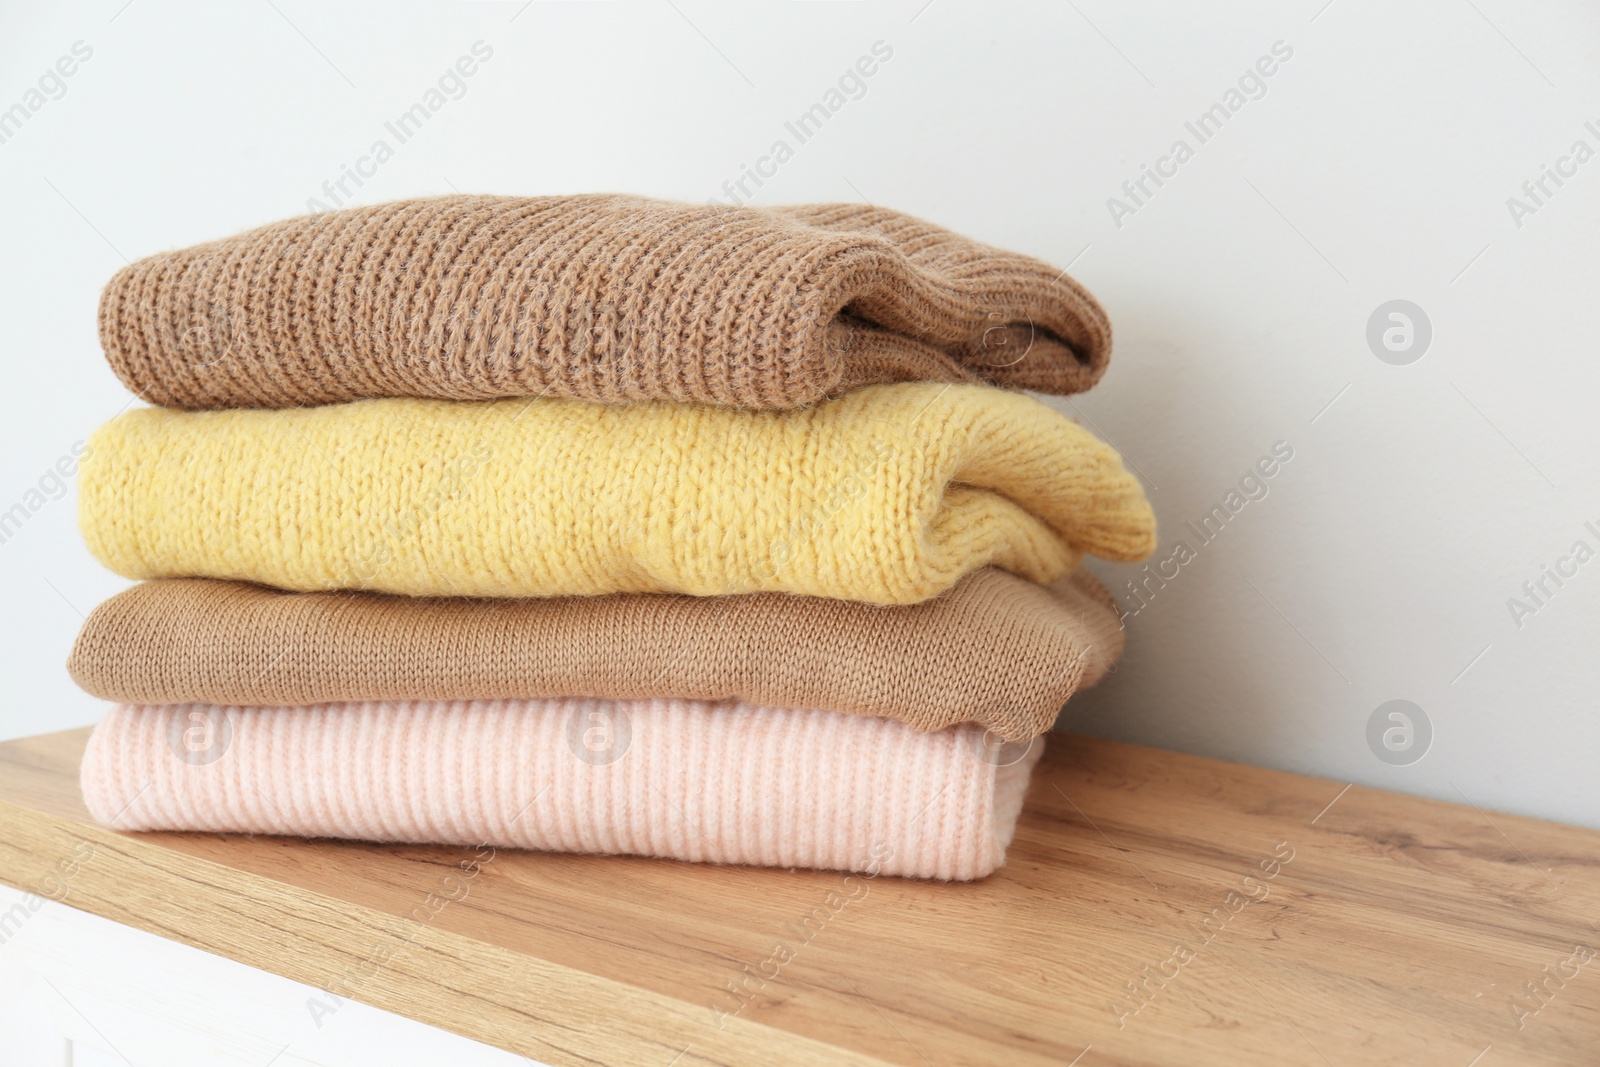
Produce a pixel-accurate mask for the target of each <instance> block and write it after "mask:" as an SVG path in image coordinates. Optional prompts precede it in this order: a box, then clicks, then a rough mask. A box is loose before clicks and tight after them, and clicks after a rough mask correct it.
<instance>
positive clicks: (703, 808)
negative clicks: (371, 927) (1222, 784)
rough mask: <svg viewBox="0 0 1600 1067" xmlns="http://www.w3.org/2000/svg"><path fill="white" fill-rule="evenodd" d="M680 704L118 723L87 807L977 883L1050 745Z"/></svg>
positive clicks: (90, 771)
mask: <svg viewBox="0 0 1600 1067" xmlns="http://www.w3.org/2000/svg"><path fill="white" fill-rule="evenodd" d="M1020 749H1021V746H1015V747H1012V746H1008V747H1007V748H1004V749H1001V750H998V751H996V750H993V749H991V748H989V747H988V746H986V745H985V744H984V731H983V730H982V729H981V728H979V727H975V726H960V727H955V728H953V729H949V730H943V731H940V732H938V733H931V734H924V733H918V732H917V731H915V730H913V729H911V728H910V727H908V726H906V725H904V724H902V723H900V722H899V721H897V720H894V719H879V718H872V717H868V716H859V715H842V714H838V713H835V712H830V711H812V710H794V709H780V708H752V707H749V706H747V705H742V704H735V703H721V704H712V703H705V702H699V701H687V700H633V701H612V700H593V699H583V698H572V699H565V700H502V701H456V702H440V703H431V702H396V703H378V702H375V703H360V704H324V705H318V706H315V707H309V708H218V707H213V706H210V705H199V704H185V705H176V706H134V705H117V706H115V707H114V708H112V710H111V711H110V713H109V714H107V715H106V717H105V719H104V720H102V721H101V723H100V725H99V726H98V727H96V728H95V731H94V734H93V736H92V737H91V738H90V740H89V747H88V749H87V751H86V752H85V753H84V758H83V796H84V800H85V802H86V803H87V804H88V806H89V811H90V812H91V813H92V814H93V815H94V817H95V818H96V819H97V820H99V821H100V822H102V823H105V824H107V825H110V826H114V827H116V828H118V829H123V830H199V831H211V832H230V833H258V834H288V835H294V836H299V837H332V838H351V839H358V840H367V841H400V842H433V843H440V844H456V845H479V844H489V845H494V846H496V847H505V848H527V849H539V850H545V851H556V852H597V853H609V854H631V855H641V856H662V857H668V858H673V859H682V860H694V861H705V862H716V863H744V864H755V865H761V866H770V867H816V868H824V869H830V870H848V871H867V872H876V873H882V874H894V875H905V876H909V877H917V878H941V879H950V880H959V881H965V880H970V879H974V878H982V877H984V876H985V875H987V874H989V873H990V872H992V871H993V870H994V869H995V868H996V867H998V866H1000V865H1001V864H1002V863H1003V862H1004V860H1005V850H1006V846H1007V845H1008V844H1009V843H1010V840H1011V835H1012V833H1013V831H1014V830H1015V828H1016V822H1017V816H1018V814H1019V813H1020V811H1021V808H1022V799H1023V794H1024V793H1025V792H1026V791H1027V784H1028V777H1029V775H1030V773H1031V772H1032V769H1033V765H1034V764H1035V763H1036V762H1037V761H1038V758H1039V755H1040V753H1041V752H1042V751H1043V749H1044V739H1043V738H1039V739H1037V740H1035V741H1034V742H1033V743H1032V744H1031V745H1029V746H1028V747H1027V749H1026V752H1021V751H1020Z"/></svg>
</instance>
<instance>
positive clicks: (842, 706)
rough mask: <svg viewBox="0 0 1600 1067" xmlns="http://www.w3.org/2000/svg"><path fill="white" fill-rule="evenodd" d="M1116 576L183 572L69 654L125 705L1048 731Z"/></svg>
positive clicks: (1096, 631) (1105, 662) (88, 686)
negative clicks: (698, 589)
mask: <svg viewBox="0 0 1600 1067" xmlns="http://www.w3.org/2000/svg"><path fill="white" fill-rule="evenodd" d="M1122 639H1123V635H1122V630H1121V628H1120V624H1119V621H1118V613H1117V610H1116V607H1115V605H1114V604H1113V602H1112V600H1111V595H1110V594H1109V593H1107V592H1106V591H1105V589H1104V588H1103V587H1102V586H1101V585H1100V584H1099V583H1098V582H1096V581H1095V580H1094V579H1093V578H1091V577H1090V576H1089V575H1088V573H1087V572H1085V571H1082V570H1079V571H1077V572H1075V573H1074V574H1073V575H1072V576H1071V577H1069V578H1063V579H1061V580H1060V581H1058V582H1056V583H1055V584H1054V585H1053V586H1048V587H1047V586H1039V585H1035V584H1033V583H1032V582H1027V581H1024V580H1023V579H1021V578H1018V577H1016V576H1014V575H1011V574H1007V573H1006V572H1004V571H999V570H995V569H993V568H987V567H986V568H984V569H983V570H980V571H976V572H974V573H972V574H969V575H967V576H966V577H965V578H963V579H962V580H961V581H959V582H957V583H956V585H955V587H954V588H953V589H951V590H950V592H949V593H947V594H945V595H944V596H941V597H936V598H934V599H933V600H929V601H926V602H925V603H922V604H914V605H908V606H905V607H888V608H884V607H876V606H874V605H870V604H857V603H853V602H851V601H847V600H828V599H824V598H822V597H802V596H791V595H789V594H786V593H754V594H750V595H748V596H742V597H682V596H665V595H661V594H652V593H639V594H621V595H618V596H605V597H548V598H532V599H528V598H517V599H507V598H501V599H467V598H442V599H432V598H427V597H396V596H388V595H384V594H381V593H352V592H339V593H286V592H283V591H281V590H276V589H269V588H267V587H266V586H260V585H251V584H248V583H244V582H224V581H216V580H212V579H206V578H171V579H166V580H163V581H155V582H145V583H143V584H141V585H136V586H134V587H133V588H132V589H128V590H126V591H125V592H122V593H119V594H118V595H116V596H114V597H112V598H111V599H110V600H108V601H106V602H105V603H103V604H101V605H100V606H99V607H97V608H95V610H94V611H93V612H92V613H90V615H89V619H88V621H87V622H85V623H84V626H83V631H82V632H81V633H80V634H79V635H78V641H77V643H76V645H75V646H74V647H73V650H72V658H71V659H70V661H69V662H68V669H69V670H70V671H71V672H72V676H73V678H74V679H76V680H77V682H78V684H79V685H80V686H82V687H83V688H84V689H85V690H87V691H88V692H90V693H92V694H94V695H95V696H98V697H102V698H104V699H106V700H114V701H120V702H125V703H129V704H187V703H201V704H239V705H274V704H291V705H303V704H320V703H326V702H332V701H351V700H496V699H504V698H510V697H561V696H571V695H574V694H578V695H584V696H595V697H607V698H613V699H626V698H637V697H692V698H695V699H700V700H724V699H737V700H743V701H746V702H748V703H751V704H762V705H768V706H777V707H804V708H824V709H827V710H829V711H838V712H848V713H851V714H856V715H879V716H887V717H890V718H895V719H899V720H900V721H902V722H904V723H907V724H908V725H910V726H912V727H913V728H915V729H918V730H938V729H943V728H944V727H947V726H951V725H953V724H956V723H962V722H976V723H978V724H980V725H982V726H985V727H988V728H989V729H992V730H993V731H995V733H996V734H998V735H999V736H1001V737H1002V738H1004V739H1006V740H1025V739H1027V738H1030V737H1033V736H1035V735H1037V734H1040V733H1043V732H1044V731H1045V730H1048V729H1049V728H1050V726H1051V724H1052V723H1053V722H1054V721H1055V718H1056V713H1057V712H1058V711H1059V710H1060V709H1061V705H1062V704H1064V703H1065V702H1066V700H1067V698H1068V697H1070V696H1071V695H1072V694H1073V693H1074V692H1075V691H1076V690H1078V689H1080V688H1083V687H1086V686H1090V685H1093V684H1094V683H1095V682H1097V681H1099V680H1100V678H1101V677H1102V676H1103V675H1104V674H1105V672H1106V671H1107V670H1108V669H1110V666H1111V664H1112V663H1113V662H1115V661H1116V658H1117V656H1118V655H1119V654H1120V653H1121V651H1122Z"/></svg>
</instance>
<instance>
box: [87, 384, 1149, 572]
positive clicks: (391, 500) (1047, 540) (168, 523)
mask: <svg viewBox="0 0 1600 1067" xmlns="http://www.w3.org/2000/svg"><path fill="white" fill-rule="evenodd" d="M79 495H80V504H79V519H80V525H81V527H82V529H83V533H84V537H85V539H86V540H87V542H88V545H89V548H90V550H91V551H92V552H93V553H94V554H95V555H96V556H98V557H99V558H100V560H101V561H102V562H103V563H105V564H106V566H108V567H110V568H111V569H112V570H114V571H116V572H117V573H119V574H122V575H124V576H126V577H129V578H167V577H209V578H239V579H245V580H249V581H257V582H262V583H265V584H268V585H274V586H277V587H279V588H283V589H295V590H317V589H331V588H358V589H372V590H378V591H382V592H391V593H405V594H411V595H422V596H451V595H455V596H529V595H532V596H554V595H564V594H578V595H586V594H598V593H615V592H676V593H689V594H693V595H696V596H710V595H716V594H724V593H753V592H789V593H802V594H807V595H814V596H830V597H838V598H840V599H844V600H860V601H866V602H869V603H876V604H909V603H915V602H917V601H921V600H926V599H928V598H929V597H932V596H935V595H937V594H939V593H942V592H944V591H945V590H946V589H949V588H950V587H951V586H952V585H954V584H955V583H956V581H957V580H958V579H959V578H960V577H961V576H962V575H963V574H966V573H967V572H969V571H972V570H975V569H977V568H978V567H981V566H984V565H986V564H994V565H996V566H999V567H1002V568H1004V569H1006V570H1009V571H1011V572H1013V573H1015V574H1019V575H1021V576H1022V577H1025V578H1028V579H1030V580H1033V581H1038V582H1049V581H1054V580H1055V579H1057V578H1060V577H1062V576H1063V575H1065V574H1067V573H1069V572H1070V571H1072V570H1073V569H1074V568H1076V567H1077V566H1078V563H1079V561H1080V559H1081V557H1082V555H1083V553H1085V552H1088V553H1093V554H1095V555H1099V556H1104V557H1106V558H1108V559H1115V560H1132V559H1138V558H1142V557H1143V556H1145V555H1147V554H1148V553H1149V552H1150V551H1151V549H1152V548H1153V547H1154V545H1155V520H1154V517H1153V515H1152V514H1151V511H1150V505H1149V503H1148V502H1147V501H1146V500H1145V498H1144V494H1143V492H1142V491H1141V490H1140V488H1139V485H1138V483H1137V482H1136V481H1134V479H1133V478H1132V476H1130V475H1129V474H1128V473H1127V471H1126V470H1124V469H1123V466H1122V462H1121V460H1120V458H1119V457H1118V456H1117V454H1116V452H1114V451H1113V450H1112V449H1111V448H1109V447H1108V446H1106V445H1105V444H1103V443H1101V442H1100V441H1098V440H1096V439H1095V438H1094V436H1093V435H1092V434H1090V433H1089V432H1088V431H1087V430H1085V429H1083V428H1082V427H1080V426H1078V425H1077V424H1076V423H1074V422H1072V421H1071V420H1069V419H1067V418H1065V417H1063V416H1061V415H1059V414H1057V413H1056V412H1054V411H1052V410H1051V409H1050V408H1048V407H1046V406H1045V405H1043V404H1041V403H1039V402H1038V401H1036V400H1033V399H1031V398H1029V397H1027V396H1023V395H1021V394H1018V393H1011V392H1007V391H1005V390H1000V389H990V388H985V387H982V386H970V385H967V386H963V385H955V386H939V385H934V384H930V383H906V384H898V385H876V386H867V387H865V388H862V389H857V390H854V391H852V392H850V393H847V394H845V395H844V396H842V397H839V398H837V399H834V400H830V401H827V402H825V403H823V404H819V405H817V406H815V407H812V408H804V409H800V410H797V411H787V412H776V413H774V412H748V411H737V410H733V409H729V408H718V407H710V406H706V405H694V404H674V403H667V402H656V403H644V404H633V405H624V406H613V405H606V404H592V403H586V402H583V401H577V400H552V399H543V400H499V401H488V402H483V403H476V404H465V403H458V402H451V401H440V400H415V399H391V400H365V401H359V402H356V403H353V404H345V405H336V406H328V407H318V408H301V409H297V410H287V411H221V412H180V411H170V410H163V409H143V410H136V411H130V412H128V413H126V414H124V415H122V416H120V417H119V418H117V419H114V420H112V421H111V422H110V423H109V424H107V425H106V426H104V427H102V428H101V429H100V430H99V431H97V432H96V433H95V434H94V436H93V438H92V440H91V442H90V448H89V455H88V456H87V457H86V458H85V460H84V462H83V466H82V470H81V473H80V475H79Z"/></svg>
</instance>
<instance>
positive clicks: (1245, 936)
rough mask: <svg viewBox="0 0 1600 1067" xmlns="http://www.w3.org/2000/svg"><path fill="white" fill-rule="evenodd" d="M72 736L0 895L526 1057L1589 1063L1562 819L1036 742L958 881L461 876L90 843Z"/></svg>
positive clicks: (685, 872) (2, 802) (0, 767)
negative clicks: (992, 837)
mask: <svg viewBox="0 0 1600 1067" xmlns="http://www.w3.org/2000/svg"><path fill="white" fill-rule="evenodd" d="M86 736H87V731H72V732H68V733H61V734H52V735H48V736H43V737H36V738H30V739H28V740H23V741H16V742H11V743H7V744H4V745H0V881H5V882H7V883H10V884H11V885H13V886H16V887H19V888H23V889H28V890H36V887H38V886H39V885H41V884H42V883H43V882H44V880H46V879H48V878H50V877H52V875H54V876H55V877H56V878H61V877H62V872H63V871H64V870H65V871H70V877H69V878H68V880H67V882H66V886H67V888H68V890H69V895H68V896H67V902H68V903H70V904H71V905H73V906H75V907H77V908H81V909H84V910H87V911H90V912H94V913H98V914H99V915H102V916H106V917H108V918H111V919H114V920H116V921H118V922H121V923H125V924H128V925H130V926H133V927H138V928H140V929H143V930H147V931H151V932H154V933H157V934H160V935H162V936H165V937H168V938H172V939H175V940H178V941H182V942H187V943H188V944H191V945H194V946H197V947H199V948H203V949H206V950H208V951H210V952H213V953H217V954H219V955H222V956H226V957H230V958H232V959H234V960H238V961H242V962H244V963H247V964H250V965H253V966H255V967H259V968H264V969H266V970H268V971H272V972H276V973H278V974H281V975H284V976H287V977H290V978H294V979H297V980H299V981H302V982H305V983H308V984H310V985H313V986H316V987H318V988H319V989H327V990H332V991H334V992H336V993H339V994H342V995H345V996H348V997H350V998H352V999H355V1000H359V1001H365V1002H367V1003H370V1004H373V1005H376V1006H378V1007H380V1008H385V1009H388V1010H390V1011H394V1012H397V1013H401V1014H404V1015H408V1016H411V1017H413V1018H416V1019H419V1020H422V1021H424V1022H427V1023H431V1024H433V1025H436V1026H440V1027H443V1028H445V1029H447V1030H453V1031H455V1032H457V1033H460V1034H464V1035H467V1036H469V1037H472V1038H476V1039H478V1040H481V1041H484V1042H487V1043H489V1044H493V1045H497V1046H500V1047H503V1048H506V1049H510V1050H512V1051H514V1052H518V1053H522V1054H524V1055H527V1056H530V1057H532V1058H534V1059H536V1060H539V1061H542V1062H544V1063H548V1064H554V1065H562V1067H565V1065H569V1064H570V1065H592V1064H595V1063H604V1064H626V1065H628V1067H652V1065H654V1067H669V1065H672V1067H693V1065H697V1064H708V1063H709V1064H726V1065H729V1067H745V1065H753V1064H836V1063H856V1064H878V1063H895V1064H907V1065H924V1064H940V1065H942V1064H973V1065H980V1067H992V1065H1011V1064H1020V1065H1031V1064H1040V1065H1042V1064H1052V1065H1056V1067H1061V1065H1068V1064H1076V1065H1078V1067H1106V1065H1112V1064H1121V1065H1136V1064H1137V1065H1151V1064H1161V1065H1182V1067H1203V1065H1208V1064H1230V1065H1256V1064H1259V1065H1262V1067H1284V1065H1292V1064H1307V1065H1314V1067H1328V1065H1339V1067H1343V1065H1345V1064H1351V1065H1357V1064H1359V1065H1368V1064H1404V1065H1406V1067H1419V1065H1438V1067H1500V1065H1506V1064H1531V1065H1543V1064H1595V1063H1600V956H1595V952H1596V951H1600V931H1597V928H1596V927H1595V925H1594V922H1596V921H1600V834H1595V833H1591V832H1588V831H1583V830H1577V829H1573V828H1570V827H1564V826H1559V825H1555V824H1551V823H1544V822H1538V821H1534V820H1530V819H1523V818H1515V817H1511V816H1506V815H1498V814H1490V813H1485V812H1482V811H1479V810H1477V809H1475V808H1473V807H1470V806H1464V807H1463V806H1454V805H1448V804H1441V803H1435V802H1431V801H1425V800H1418V799H1415V798H1411V797H1405V796H1400V795H1396V794H1392V793H1382V792H1377V791H1373V790H1369V789H1364V788H1349V787H1346V786H1345V785H1344V784H1343V783H1340V782H1328V781H1321V780H1318V779H1313V778H1303V777H1297V776H1294V775H1289V774H1281V773H1277V772H1272V771H1265V770H1259V769H1255V768H1251V767H1243V766H1235V765H1231V764H1226V763H1220V762H1216V761H1212V760H1206V759H1200V758H1196V757H1192V756H1182V755H1176V754H1172V753H1168V752H1161V751H1157V750H1154V749H1148V748H1142V747H1138V746H1134V745H1126V744H1119V743H1115V742H1109V741H1101V740H1094V739H1090V738H1081V737H1069V736H1063V737H1057V738H1055V739H1054V740H1053V741H1052V748H1051V750H1050V752H1049V753H1048V754H1047V755H1046V757H1045V759H1044V761H1043V762H1042V763H1041V765H1040V767H1039V771H1038V773H1037V774H1036V776H1035V778H1034V782H1033V787H1032V790H1031V792H1030V794H1029V801H1028V809H1027V812H1026V813H1025V814H1024V816H1023V818H1022V822H1021V825H1020V826H1019V828H1018V831H1017V838H1016V842H1015V844H1014V845H1013V848H1012V851H1011V855H1010V860H1009V863H1008V865H1007V866H1006V867H1005V868H1004V869H1003V870H1002V871H1001V872H1000V873H999V874H997V875H995V876H994V877H992V878H990V879H989V880H987V881H985V882H981V883H977V884H972V885H935V884H927V883H917V882H907V881H900V880H895V879H891V878H878V879H859V878H858V879H855V880H852V881H851V882H848V883H847V882H846V880H845V878H844V877H843V876H841V875H839V874H836V873H826V872H812V871H773V870H759V869H747V868H727V867H714V866H701V865H691V864H682V863H672V862H666V861H658V860H645V859H631V858H626V859H624V858H605V857H586V856H562V855H545V854H536V853H512V852H500V853H498V854H494V855H492V856H491V857H489V858H483V857H479V858H478V862H477V864H476V865H475V867H474V866H473V863H472V861H473V859H474V857H473V854H472V852H471V850H465V849H451V848H423V847H395V846H382V847H380V846H371V845H362V844H350V843H341V842H328V841H318V842H308V841H300V840H290V839H270V838H255V839H247V838H240V837H232V838H224V837H219V836H210V835H179V834H146V835H128V834H119V833H116V832H113V831H109V830H105V829H102V828H101V827H98V826H96V825H94V824H93V823H92V822H90V821H89V819H88V817H87V815H86V813H85V811H84V809H83V806H82V803H81V801H80V799H79V795H78V788H77V763H78V758H79V755H80V753H81V751H82V748H83V744H84V741H85V738H86ZM74 855H78V856H85V855H87V856H89V857H90V858H89V859H87V860H86V861H85V862H82V863H79V864H76V865H72V864H70V863H69V864H68V865H67V866H65V867H63V861H64V860H67V859H69V858H70V857H73V856H74ZM463 863H466V864H467V865H468V866H467V867H466V868H463V866H462V864H463ZM474 870H475V873H472V872H473V871H474Z"/></svg>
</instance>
